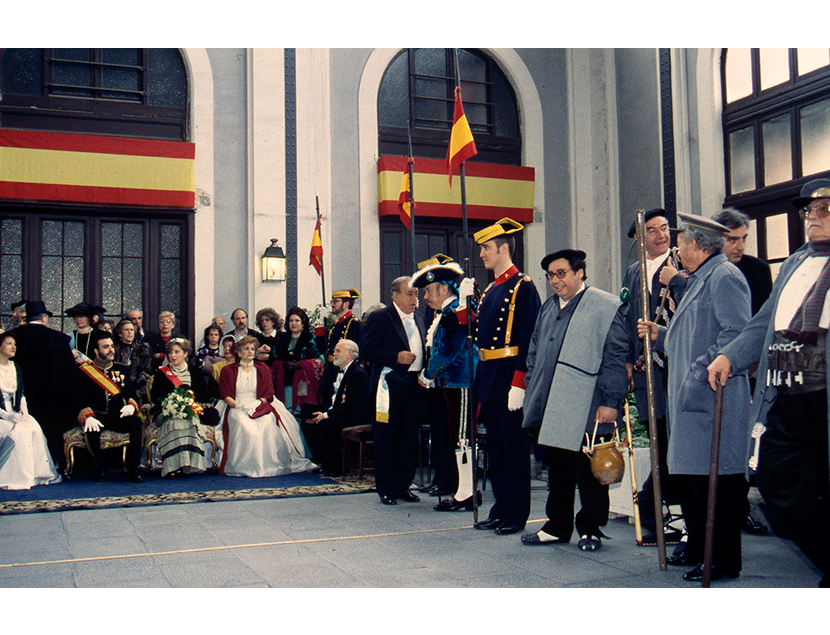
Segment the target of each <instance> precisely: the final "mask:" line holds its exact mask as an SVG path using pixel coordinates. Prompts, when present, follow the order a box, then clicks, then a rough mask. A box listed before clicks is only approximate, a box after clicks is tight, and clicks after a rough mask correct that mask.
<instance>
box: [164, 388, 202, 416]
mask: <svg viewBox="0 0 830 635" xmlns="http://www.w3.org/2000/svg"><path fill="white" fill-rule="evenodd" d="M202 412H203V408H202V406H200V405H199V404H198V403H196V396H195V395H194V394H193V391H192V390H190V388H185V387H184V386H179V387H178V388H176V389H174V390H173V392H171V393H170V394H169V395H167V396H166V397H165V398H164V401H162V402H161V415H162V416H163V417H166V418H168V419H190V418H191V417H198V416H199V415H200V414H202Z"/></svg>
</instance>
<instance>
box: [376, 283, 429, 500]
mask: <svg viewBox="0 0 830 635" xmlns="http://www.w3.org/2000/svg"><path fill="white" fill-rule="evenodd" d="M409 282H410V279H409V278H408V277H406V276H404V277H400V278H396V279H395V280H394V281H393V282H392V305H391V306H389V307H386V308H384V309H379V310H377V311H374V312H373V313H371V314H370V315H369V319H368V321H367V324H366V333H365V335H364V339H363V341H364V346H363V349H364V355H363V358H364V359H365V360H366V361H368V362H369V363H370V364H372V386H373V388H374V393H373V394H375V395H376V401H375V405H376V410H377V412H376V413H375V423H374V428H373V430H372V439H373V451H374V459H375V484H376V487H377V492H378V496H380V500H381V502H382V503H383V504H384V505H395V504H397V502H398V500H399V499H400V500H404V501H408V502H412V503H415V502H417V501H418V500H420V499H419V498H418V497H417V496H416V495H415V494H413V493H412V492H411V491H409V486H410V485H411V484H412V478H413V477H414V476H415V463H416V461H417V456H418V427H419V426H420V424H421V421H422V420H423V418H424V410H425V405H426V389H425V388H423V387H422V386H420V385H419V384H418V374H419V373H420V371H421V369H422V368H423V365H424V356H425V352H426V351H425V348H424V344H425V342H426V329H425V327H424V316H423V315H422V314H421V313H418V312H416V311H415V309H417V308H418V290H417V289H413V288H412V287H411V286H410V284H409Z"/></svg>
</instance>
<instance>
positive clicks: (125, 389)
mask: <svg viewBox="0 0 830 635" xmlns="http://www.w3.org/2000/svg"><path fill="white" fill-rule="evenodd" d="M92 346H93V353H94V358H93V360H92V362H87V363H85V364H83V365H81V366H80V368H79V371H78V372H79V373H80V379H79V389H80V390H79V392H80V399H79V404H78V405H79V408H80V411H79V412H78V422H79V423H80V425H81V426H83V429H84V434H85V435H86V439H87V443H88V444H89V447H90V449H91V450H92V456H93V458H94V459H95V465H96V467H97V470H98V472H97V478H98V479H103V478H104V471H103V463H102V460H101V459H102V457H101V431H102V430H103V429H108V430H115V431H116V432H127V433H129V435H130V443H129V447H128V448H127V471H128V472H129V475H130V480H131V481H132V482H133V483H141V482H142V481H143V480H144V479H143V478H142V477H141V474H139V473H138V465H139V463H140V461H141V452H142V449H143V448H142V443H141V441H142V438H141V435H142V425H141V418H140V417H139V416H138V408H139V406H138V402H137V401H136V398H135V386H134V385H133V382H132V380H130V367H129V366H125V365H124V364H116V363H114V362H113V359H115V346H114V344H113V342H112V335H111V334H110V333H107V332H106V331H101V332H97V333H96V334H95V336H94V342H93V344H92Z"/></svg>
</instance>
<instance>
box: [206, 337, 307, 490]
mask: <svg viewBox="0 0 830 635" xmlns="http://www.w3.org/2000/svg"><path fill="white" fill-rule="evenodd" d="M258 346H259V341H258V340H257V339H256V338H254V337H250V336H246V337H242V338H240V339H239V340H238V341H237V342H236V357H237V360H238V361H237V362H236V363H234V364H228V365H226V366H225V367H224V368H222V372H221V374H220V375H219V395H220V397H221V400H220V401H219V404H218V405H217V410H219V416H220V421H221V422H222V423H221V426H220V430H221V433H219V432H220V430H217V435H216V444H217V446H218V447H219V448H220V449H221V451H222V458H221V461H220V464H219V473H220V474H226V475H228V476H254V477H261V476H280V475H283V474H293V473H296V472H307V471H309V470H312V469H314V468H315V467H317V466H316V465H315V464H314V463H312V462H311V461H310V460H308V458H306V455H305V450H304V448H305V444H304V443H303V438H302V433H301V432H300V426H299V425H297V421H296V419H294V417H293V416H292V415H291V413H290V412H288V410H287V409H286V407H285V406H284V405H283V404H282V402H281V401H280V400H279V399H276V398H275V397H274V384H273V381H272V379H271V370H270V369H269V368H268V366H267V365H266V364H263V363H262V362H258V361H255V357H256V349H257V347H258Z"/></svg>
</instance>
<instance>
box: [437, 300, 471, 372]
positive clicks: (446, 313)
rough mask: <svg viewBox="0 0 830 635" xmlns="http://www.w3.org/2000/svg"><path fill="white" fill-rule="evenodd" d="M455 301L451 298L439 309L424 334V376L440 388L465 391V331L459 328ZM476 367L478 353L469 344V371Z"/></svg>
mask: <svg viewBox="0 0 830 635" xmlns="http://www.w3.org/2000/svg"><path fill="white" fill-rule="evenodd" d="M457 310H458V298H453V299H452V301H450V302H448V303H447V304H446V305H445V306H444V307H443V308H442V309H441V313H440V316H436V319H437V320H438V322H437V323H436V324H434V328H433V327H432V326H430V333H429V334H427V355H428V361H427V365H426V368H425V369H424V376H425V377H426V378H427V379H432V380H434V381H435V383H436V385H438V386H440V387H441V388H468V387H469V385H470V370H469V369H470V359H469V353H468V348H467V328H466V325H464V324H461V323H460V322H459V319H458V315H457V314H456V311H457ZM477 363H478V349H477V348H476V347H475V344H473V364H474V366H473V369H475V364H477Z"/></svg>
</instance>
